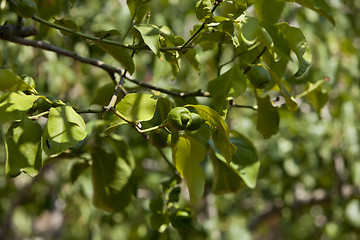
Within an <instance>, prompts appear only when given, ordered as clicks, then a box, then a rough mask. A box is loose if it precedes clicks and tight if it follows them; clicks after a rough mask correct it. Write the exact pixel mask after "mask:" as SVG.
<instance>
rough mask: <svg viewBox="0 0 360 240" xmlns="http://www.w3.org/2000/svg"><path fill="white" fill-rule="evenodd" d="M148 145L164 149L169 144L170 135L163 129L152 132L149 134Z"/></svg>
mask: <svg viewBox="0 0 360 240" xmlns="http://www.w3.org/2000/svg"><path fill="white" fill-rule="evenodd" d="M149 141H150V143H151V144H152V145H153V146H154V147H157V148H164V147H166V146H168V145H169V143H170V134H169V133H168V132H167V131H166V130H165V129H163V128H159V129H156V130H153V131H151V132H150V133H149Z"/></svg>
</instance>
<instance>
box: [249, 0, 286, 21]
mask: <svg viewBox="0 0 360 240" xmlns="http://www.w3.org/2000/svg"><path fill="white" fill-rule="evenodd" d="M284 6H285V3H284V2H281V1H279V0H256V1H254V7H255V12H256V14H257V15H258V17H259V19H260V21H267V22H271V23H276V22H277V21H278V20H279V18H280V16H281V13H282V11H283V9H284Z"/></svg>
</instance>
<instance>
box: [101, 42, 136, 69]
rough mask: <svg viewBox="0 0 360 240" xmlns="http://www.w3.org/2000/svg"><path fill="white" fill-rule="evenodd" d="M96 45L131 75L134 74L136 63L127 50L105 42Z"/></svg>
mask: <svg viewBox="0 0 360 240" xmlns="http://www.w3.org/2000/svg"><path fill="white" fill-rule="evenodd" d="M95 45H96V46H98V47H99V48H101V49H102V50H103V51H104V52H106V53H108V54H110V55H111V56H112V57H113V58H115V59H116V60H117V61H118V62H119V63H121V64H122V65H123V66H124V67H125V69H126V70H127V71H128V72H129V73H130V74H133V73H134V71H135V65H134V61H133V59H132V57H131V55H130V54H129V52H128V50H127V49H125V48H123V47H119V46H115V45H112V44H108V43H103V42H96V43H95Z"/></svg>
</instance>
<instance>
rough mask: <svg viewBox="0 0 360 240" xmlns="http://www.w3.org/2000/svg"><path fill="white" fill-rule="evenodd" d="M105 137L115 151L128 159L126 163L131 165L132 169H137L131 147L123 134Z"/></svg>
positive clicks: (119, 155)
mask: <svg viewBox="0 0 360 240" xmlns="http://www.w3.org/2000/svg"><path fill="white" fill-rule="evenodd" d="M104 139H105V141H106V142H107V143H109V144H110V145H111V146H112V148H113V151H114V153H115V154H116V155H117V156H118V157H121V158H123V159H124V160H125V161H126V164H127V165H128V166H129V167H130V169H131V170H134V169H135V159H134V156H133V154H132V151H131V148H130V147H129V145H128V143H127V142H126V141H125V139H124V138H123V137H122V136H119V135H117V134H111V135H110V136H104Z"/></svg>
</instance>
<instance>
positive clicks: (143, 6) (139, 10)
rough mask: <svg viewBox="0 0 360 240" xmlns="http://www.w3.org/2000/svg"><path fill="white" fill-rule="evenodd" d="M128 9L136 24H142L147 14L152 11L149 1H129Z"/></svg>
mask: <svg viewBox="0 0 360 240" xmlns="http://www.w3.org/2000/svg"><path fill="white" fill-rule="evenodd" d="M126 3H127V5H128V8H129V10H130V14H131V16H132V17H133V18H134V20H135V23H140V22H142V21H143V20H144V18H145V16H146V15H147V13H148V12H149V11H150V4H149V0H148V1H146V0H127V1H126Z"/></svg>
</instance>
